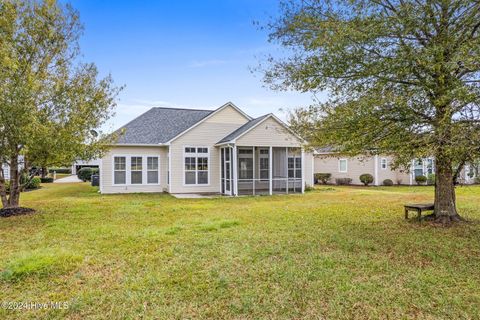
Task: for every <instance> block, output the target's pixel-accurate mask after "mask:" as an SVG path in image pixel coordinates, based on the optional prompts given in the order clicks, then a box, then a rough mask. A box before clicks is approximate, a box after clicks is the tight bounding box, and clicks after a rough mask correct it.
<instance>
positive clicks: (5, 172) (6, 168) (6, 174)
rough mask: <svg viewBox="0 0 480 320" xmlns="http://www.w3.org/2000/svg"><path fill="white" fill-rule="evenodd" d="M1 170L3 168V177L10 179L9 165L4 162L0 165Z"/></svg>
mask: <svg viewBox="0 0 480 320" xmlns="http://www.w3.org/2000/svg"><path fill="white" fill-rule="evenodd" d="M2 170H3V176H4V177H5V180H10V166H9V165H8V164H6V163H4V164H3V165H2Z"/></svg>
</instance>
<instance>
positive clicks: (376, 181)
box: [373, 155, 380, 186]
mask: <svg viewBox="0 0 480 320" xmlns="http://www.w3.org/2000/svg"><path fill="white" fill-rule="evenodd" d="M374 165H375V169H374V170H373V172H374V173H375V185H376V186H379V185H380V184H379V181H378V155H375V161H374Z"/></svg>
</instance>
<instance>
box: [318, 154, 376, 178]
mask: <svg viewBox="0 0 480 320" xmlns="http://www.w3.org/2000/svg"><path fill="white" fill-rule="evenodd" d="M340 159H347V172H340V164H339V161H340ZM374 168H375V165H374V159H373V158H348V157H342V156H331V155H325V156H324V155H319V156H316V157H315V165H314V171H315V173H331V174H332V178H331V180H330V182H331V183H335V179H336V178H350V179H352V184H362V183H361V182H360V179H359V177H360V175H361V174H364V173H369V174H371V175H372V176H374V177H375V171H374Z"/></svg>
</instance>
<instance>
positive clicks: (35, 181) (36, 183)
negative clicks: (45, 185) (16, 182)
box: [25, 177, 42, 190]
mask: <svg viewBox="0 0 480 320" xmlns="http://www.w3.org/2000/svg"><path fill="white" fill-rule="evenodd" d="M41 182H42V180H41V179H40V177H33V178H32V179H31V180H30V181H29V182H28V183H27V184H26V185H25V190H33V189H38V188H40V183H41Z"/></svg>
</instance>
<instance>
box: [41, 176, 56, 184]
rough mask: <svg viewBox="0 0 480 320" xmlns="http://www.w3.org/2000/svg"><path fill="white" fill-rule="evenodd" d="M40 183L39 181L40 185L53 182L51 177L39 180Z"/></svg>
mask: <svg viewBox="0 0 480 320" xmlns="http://www.w3.org/2000/svg"><path fill="white" fill-rule="evenodd" d="M40 181H41V182H42V183H52V182H53V178H52V177H45V178H40Z"/></svg>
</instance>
